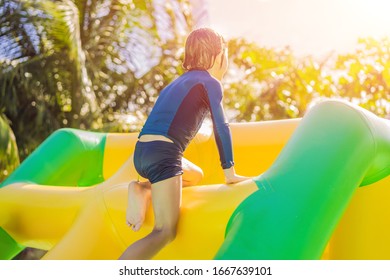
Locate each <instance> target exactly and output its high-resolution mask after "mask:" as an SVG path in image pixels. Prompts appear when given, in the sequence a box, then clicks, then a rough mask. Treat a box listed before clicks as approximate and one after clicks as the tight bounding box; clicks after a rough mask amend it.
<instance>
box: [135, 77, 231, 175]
mask: <svg viewBox="0 0 390 280" xmlns="http://www.w3.org/2000/svg"><path fill="white" fill-rule="evenodd" d="M208 112H210V113H211V119H212V121H213V127H214V135H215V141H216V143H217V147H218V151H219V156H220V160H221V165H222V168H223V169H227V168H230V167H231V166H233V165H234V162H233V150H232V137H231V133H230V128H229V123H228V122H227V120H226V117H225V113H224V110H223V107H222V85H221V83H220V82H219V81H218V80H217V79H215V78H213V77H212V76H211V75H210V74H209V73H208V72H207V71H203V70H191V71H188V72H186V73H184V74H183V75H181V76H180V77H179V78H177V79H176V80H174V81H173V82H172V83H170V84H169V85H168V86H167V87H166V88H164V89H163V90H162V91H161V93H160V95H159V97H158V98H157V101H156V104H155V105H154V107H153V109H152V111H151V113H150V115H149V117H148V119H147V120H146V122H145V125H144V127H143V128H142V130H141V132H140V134H139V136H138V138H139V137H140V136H141V135H145V134H153V135H163V136H165V137H167V138H169V139H171V140H172V141H173V142H174V143H175V144H176V145H178V146H179V147H180V148H181V149H182V150H183V151H184V150H185V149H186V147H187V146H188V144H189V142H190V141H191V140H192V139H193V138H194V137H195V135H196V133H197V132H198V130H199V128H200V127H201V125H202V122H203V120H204V118H205V117H206V115H207V114H208Z"/></svg>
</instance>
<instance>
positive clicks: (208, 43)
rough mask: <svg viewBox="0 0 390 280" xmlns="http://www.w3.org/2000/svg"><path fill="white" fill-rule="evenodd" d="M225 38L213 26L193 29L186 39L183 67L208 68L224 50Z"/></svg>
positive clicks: (192, 68)
mask: <svg viewBox="0 0 390 280" xmlns="http://www.w3.org/2000/svg"><path fill="white" fill-rule="evenodd" d="M223 44H224V39H223V37H222V36H221V35H219V34H218V33H217V32H215V31H214V30H212V29H211V28H199V29H196V30H194V31H192V32H191V33H190V34H189V35H188V37H187V40H186V45H185V54H184V62H183V67H184V69H186V70H195V69H196V70H208V69H210V68H211V67H213V65H214V62H215V58H216V57H217V55H218V54H219V53H220V52H221V51H222V49H223Z"/></svg>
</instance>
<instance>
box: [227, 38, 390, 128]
mask: <svg viewBox="0 0 390 280" xmlns="http://www.w3.org/2000/svg"><path fill="white" fill-rule="evenodd" d="M357 47H358V48H357V49H356V51H355V52H352V53H350V54H345V55H339V56H337V57H334V56H333V55H332V54H330V55H329V56H328V57H326V58H325V59H323V60H322V61H319V60H318V59H314V58H313V57H311V56H308V57H304V58H300V59H298V58H297V57H295V56H294V55H293V54H292V52H291V50H290V49H289V48H288V47H286V48H284V49H267V48H261V47H259V46H258V45H256V44H254V43H251V42H247V41H245V40H243V39H233V40H231V41H230V42H229V52H230V69H231V70H230V72H229V73H228V75H227V76H226V79H225V99H226V100H225V101H226V105H227V107H228V109H229V115H230V120H232V121H259V120H272V119H285V118H296V117H302V116H303V115H304V113H305V111H306V110H307V108H308V107H310V105H311V104H314V103H315V102H317V101H318V100H320V99H321V98H323V97H332V98H341V99H345V100H348V101H351V102H354V103H356V104H359V105H360V106H362V107H364V108H366V109H368V110H370V111H372V112H373V113H375V114H377V115H379V116H382V117H385V116H387V115H388V114H389V112H390V106H389V105H390V104H389V102H388V100H389V85H390V41H389V39H382V40H374V39H372V38H367V39H360V40H359V42H358V46H357Z"/></svg>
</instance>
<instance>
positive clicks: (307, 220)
mask: <svg viewBox="0 0 390 280" xmlns="http://www.w3.org/2000/svg"><path fill="white" fill-rule="evenodd" d="M389 172H390V126H389V121H388V120H385V119H382V118H379V117H377V116H376V115H374V114H372V113H370V112H368V111H367V110H364V109H362V108H360V107H357V106H353V105H351V104H347V103H344V102H339V101H326V102H323V103H320V104H319V105H317V106H315V107H314V108H312V109H311V110H310V111H309V112H308V113H307V114H306V115H305V117H304V118H303V120H302V122H301V123H300V125H299V126H298V128H297V129H296V131H295V132H294V134H293V135H292V137H291V139H290V140H289V142H288V143H287V144H286V146H285V147H284V148H283V150H282V151H281V153H280V155H279V156H278V158H277V159H276V161H275V162H274V163H273V165H272V166H271V167H270V168H269V170H267V171H266V172H265V173H263V174H261V175H260V176H259V177H257V178H255V182H256V184H257V186H258V187H259V190H258V191H256V192H255V193H253V194H252V195H250V196H249V197H248V198H247V199H246V200H244V201H243V202H242V203H241V204H240V205H239V207H238V208H237V209H236V210H235V212H234V213H233V215H232V217H231V219H230V221H229V223H228V226H227V229H226V239H225V241H224V243H223V245H222V246H221V248H220V250H219V251H218V253H217V255H216V256H215V258H216V259H268V260H293V259H294V260H299V259H320V258H321V255H322V253H323V251H324V249H325V246H326V244H327V243H328V241H329V239H330V237H331V235H332V233H333V231H334V229H335V227H336V225H337V223H338V222H339V220H340V218H341V216H342V214H343V213H344V210H345V209H346V207H347V205H348V203H349V201H350V199H351V197H352V196H353V194H354V192H355V190H356V189H357V188H358V187H359V186H364V185H367V184H370V183H373V182H376V181H378V180H380V179H382V178H383V177H385V176H387V175H388V174H389Z"/></svg>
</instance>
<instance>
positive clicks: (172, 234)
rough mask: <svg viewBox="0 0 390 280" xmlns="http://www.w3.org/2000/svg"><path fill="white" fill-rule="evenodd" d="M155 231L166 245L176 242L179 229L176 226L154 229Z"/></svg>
mask: <svg viewBox="0 0 390 280" xmlns="http://www.w3.org/2000/svg"><path fill="white" fill-rule="evenodd" d="M153 231H154V232H155V234H158V235H159V236H161V238H162V240H163V241H164V243H170V242H172V241H173V240H175V238H176V235H177V227H176V226H165V227H161V228H154V229H153Z"/></svg>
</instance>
